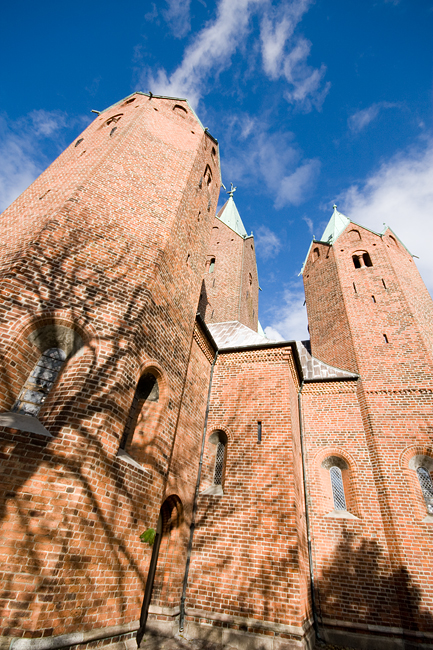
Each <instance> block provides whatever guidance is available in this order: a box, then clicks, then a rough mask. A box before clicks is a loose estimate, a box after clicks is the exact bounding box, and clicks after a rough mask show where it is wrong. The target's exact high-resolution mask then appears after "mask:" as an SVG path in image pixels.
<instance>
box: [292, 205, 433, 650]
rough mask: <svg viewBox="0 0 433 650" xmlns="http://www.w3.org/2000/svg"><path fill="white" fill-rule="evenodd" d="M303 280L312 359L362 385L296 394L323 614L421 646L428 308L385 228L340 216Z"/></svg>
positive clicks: (428, 521)
mask: <svg viewBox="0 0 433 650" xmlns="http://www.w3.org/2000/svg"><path fill="white" fill-rule="evenodd" d="M303 275H304V284H305V294H306V304H307V312H308V319H309V329H310V335H311V348H312V353H313V355H314V356H315V357H317V358H319V359H321V360H322V361H325V362H326V363H328V364H331V365H332V366H338V367H340V368H344V369H346V370H350V371H352V372H354V373H357V374H358V376H359V379H358V380H357V381H356V382H351V383H345V384H344V383H342V384H340V385H339V390H338V391H336V390H335V387H334V388H331V387H327V386H325V385H323V386H321V387H320V390H319V387H316V388H315V389H314V391H313V390H312V388H311V387H306V390H305V394H304V412H305V428H306V432H305V435H306V440H307V445H308V464H309V470H308V471H309V479H310V482H311V501H312V521H313V536H314V537H315V540H316V553H317V555H316V561H317V565H318V567H319V572H320V576H319V583H321V585H319V588H318V591H319V595H320V591H321V592H322V595H321V604H322V608H323V612H322V615H323V617H324V618H327V619H328V620H330V619H333V620H334V622H335V621H340V623H339V624H340V629H346V630H352V632H354V631H355V630H357V631H358V632H359V631H360V630H361V629H362V627H363V626H364V629H366V628H365V626H366V625H369V626H370V628H369V629H370V631H371V633H373V632H375V633H377V634H381V633H382V634H392V632H391V630H392V629H394V628H395V629H397V628H398V629H399V630H400V631H401V632H400V633H401V634H403V637H405V638H407V639H408V640H411V642H415V641H416V640H417V638H418V641H419V640H420V638H424V637H425V635H426V634H428V633H431V631H432V622H433V618H432V612H431V604H432V602H433V600H432V599H433V565H432V561H431V553H430V549H431V542H432V532H433V528H432V524H433V516H432V514H433V505H432V504H433V489H432V487H431V477H430V472H431V470H432V468H433V415H432V413H433V410H432V406H433V403H432V402H433V400H432V398H433V389H432V380H433V355H432V341H433V337H432V324H433V305H432V301H431V299H430V296H429V294H428V292H427V289H426V287H425V286H424V284H423V281H422V280H421V277H420V275H419V273H418V271H417V269H416V267H415V264H414V262H413V259H412V256H411V254H410V253H409V252H408V250H407V249H406V248H405V246H404V245H403V244H402V242H401V241H399V239H398V238H397V236H396V235H395V234H394V233H393V232H392V231H391V230H390V229H389V228H385V230H384V232H382V233H380V234H379V233H375V232H372V231H371V230H368V229H367V228H363V227H362V226H360V225H358V224H356V223H353V222H351V221H350V220H349V219H348V218H347V217H345V216H344V215H342V214H340V213H339V212H338V211H337V209H336V206H334V213H333V215H332V217H331V220H330V222H329V224H328V226H327V228H326V230H325V232H324V234H323V236H322V238H321V240H320V241H313V243H312V245H311V247H310V251H309V253H308V256H307V260H306V263H305V266H304V270H303ZM330 404H332V408H331V410H330V409H329V405H330ZM337 468H338V469H337ZM332 471H333V472H334V475H332V474H330V472H332ZM339 472H340V474H339V476H340V479H338V480H340V488H341V489H340V488H338V485H337V483H338V480H337V478H336V477H337V475H338V473H339ZM341 480H342V483H341ZM337 488H338V489H340V492H341V493H343V494H344V493H345V498H346V504H345V506H346V507H344V508H343V506H342V505H341V504H340V505H338V503H337V501H336V494H337V491H338V490H337ZM333 497H334V498H333ZM343 498H344V497H343ZM336 503H337V506H336ZM332 504H333V505H334V510H333V509H332ZM354 602H356V603H357V605H356V607H354V605H353V603H354ZM360 612H361V615H359V613H360ZM355 613H356V614H357V618H356V619H354V615H355ZM344 626H345V627H344ZM380 626H382V628H383V629H382V631H380ZM371 647H375V646H373V645H372V646H371ZM390 647H392V646H390ZM411 647H412V646H411Z"/></svg>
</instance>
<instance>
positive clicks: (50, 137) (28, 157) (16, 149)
mask: <svg viewBox="0 0 433 650" xmlns="http://www.w3.org/2000/svg"><path fill="white" fill-rule="evenodd" d="M66 117H67V116H66V114H65V113H62V112H60V111H45V110H35V111H32V112H31V113H29V114H28V115H27V116H26V117H23V118H20V119H18V120H16V121H15V122H12V121H10V120H8V119H7V117H6V116H0V211H3V210H4V209H5V208H7V206H8V205H10V204H11V203H12V201H14V200H15V199H16V198H17V196H19V195H20V194H21V193H22V192H23V191H24V190H25V189H26V188H27V187H28V186H29V185H30V184H31V183H32V182H33V181H34V180H35V178H37V176H39V174H40V173H41V172H42V171H43V170H44V169H45V167H46V166H47V164H48V163H49V162H50V157H54V156H53V153H54V155H58V154H59V153H60V152H61V150H62V149H63V148H64V145H65V140H64V133H63V132H64V129H66V128H70V127H76V126H77V125H80V126H86V125H87V122H88V119H87V118H74V119H72V120H71V119H69V120H67V119H66ZM47 144H48V145H49V146H48V148H51V151H50V152H49V154H47V153H46V151H47ZM53 150H54V151H53Z"/></svg>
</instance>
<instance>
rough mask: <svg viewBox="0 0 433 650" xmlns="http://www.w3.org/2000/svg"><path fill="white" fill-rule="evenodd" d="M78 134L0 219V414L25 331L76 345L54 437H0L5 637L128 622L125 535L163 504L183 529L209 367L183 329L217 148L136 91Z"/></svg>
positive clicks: (179, 111) (141, 563) (138, 595)
mask: <svg viewBox="0 0 433 650" xmlns="http://www.w3.org/2000/svg"><path fill="white" fill-rule="evenodd" d="M131 99H132V98H131ZM120 114H121V116H120ZM116 116H117V117H119V116H120V118H119V119H118V121H116V120H117V117H116ZM113 118H115V119H114V120H113ZM114 128H115V129H116V130H114V131H113V129H114ZM78 140H81V142H80V143H79V144H77V143H76V142H75V143H72V144H71V145H70V147H69V148H68V149H67V150H66V151H65V152H64V153H63V154H62V155H61V156H60V157H59V159H57V160H56V161H55V162H54V163H53V164H52V165H51V166H50V167H49V168H48V170H47V171H46V172H44V174H42V175H41V177H39V179H37V180H36V181H35V182H34V183H33V184H32V186H31V187H30V188H29V189H28V190H27V191H26V192H24V193H23V194H22V195H21V197H19V199H18V200H17V201H16V202H15V203H14V204H13V205H12V206H11V207H10V208H8V210H6V211H5V213H4V214H3V217H2V218H3V222H4V224H5V230H4V232H5V242H6V244H5V247H4V248H3V251H2V258H1V292H2V298H3V311H2V320H1V323H0V337H1V340H2V351H3V359H2V366H3V368H4V375H3V379H2V381H3V386H2V390H1V391H0V394H1V397H2V403H1V409H2V411H5V410H8V409H10V408H11V407H12V405H13V403H14V401H15V399H16V397H17V395H18V393H19V391H20V389H21V387H22V385H23V383H24V381H25V380H26V379H27V376H28V374H29V373H30V372H31V370H32V369H33V367H34V365H35V363H36V362H37V359H38V357H39V356H40V352H41V350H39V349H37V347H36V346H35V344H34V343H32V340H33V341H34V339H32V333H34V332H38V331H40V329H41V328H42V327H48V328H51V329H52V330H53V331H54V330H55V331H58V328H59V327H63V328H66V329H67V330H68V331H71V330H72V331H75V332H77V336H79V338H80V340H81V341H82V347H81V349H80V350H79V351H78V353H77V354H75V355H72V356H70V358H69V359H68V360H67V363H66V365H65V367H64V369H63V371H62V372H61V374H60V376H59V379H58V380H57V383H56V384H55V386H54V388H53V390H52V391H51V393H50V394H49V396H48V398H47V400H46V402H45V404H44V405H43V407H42V409H41V411H40V414H39V419H40V421H41V422H42V423H43V424H44V426H45V427H46V428H47V430H48V431H49V432H50V433H51V434H52V435H53V436H54V437H53V438H48V437H46V436H43V435H40V434H34V433H24V432H22V431H16V430H15V431H14V430H11V429H10V428H9V429H5V428H2V429H1V433H2V436H1V438H2V443H1V444H2V456H1V459H2V461H1V488H2V491H3V498H4V504H5V505H4V509H3V511H2V522H1V525H2V586H3V589H2V601H1V603H2V623H3V627H2V634H4V635H6V636H22V635H25V636H31V637H38V636H46V635H51V634H55V635H57V634H63V633H67V632H72V631H75V630H76V629H77V626H78V627H79V628H80V629H82V630H88V629H92V628H98V627H103V626H104V625H108V624H110V625H112V624H113V622H116V623H119V624H120V623H123V622H128V621H130V620H134V619H137V618H138V615H139V611H140V606H141V601H142V597H143V591H144V585H145V582H146V576H147V567H148V563H149V560H150V552H151V550H150V548H149V547H148V546H146V545H144V544H142V543H141V542H140V540H139V535H140V533H141V532H143V530H145V529H146V528H147V527H156V523H157V520H158V515H159V510H160V507H161V503H162V502H163V500H164V499H165V498H166V497H167V496H170V494H173V493H175V494H177V493H179V494H177V498H179V500H180V501H181V503H182V508H183V511H184V513H186V514H185V517H186V518H187V516H188V509H189V510H190V509H191V504H190V500H191V497H192V494H193V490H194V484H195V478H196V471H197V464H196V463H194V454H195V453H196V449H197V445H198V439H199V434H200V433H201V427H202V424H203V418H204V407H205V397H203V389H204V385H205V384H206V380H207V379H206V378H207V376H208V373H209V368H210V362H209V359H208V356H209V355H207V356H206V355H204V354H203V352H202V350H201V348H200V347H199V346H198V344H197V343H194V345H193V328H194V322H195V312H196V306H197V304H198V300H199V293H200V285H201V280H202V273H203V268H204V266H205V258H206V252H207V245H208V241H209V237H210V230H211V226H212V222H213V218H214V213H215V208H216V204H217V199H218V193H219V185H220V177H219V170H218V166H217V157H216V156H215V155H212V150H215V146H216V145H215V143H214V141H213V140H212V138H211V137H210V136H209V135H207V134H205V133H204V132H203V129H202V127H201V126H200V124H199V123H198V121H197V119H196V118H195V116H194V115H193V113H192V112H191V110H190V109H189V107H188V106H187V104H186V102H182V101H180V102H177V101H176V100H165V99H158V98H152V99H150V98H149V97H147V96H143V95H140V94H136V95H135V96H134V101H133V102H130V103H125V102H121V103H120V104H118V105H116V106H114V107H112V108H110V109H108V110H107V111H105V112H104V113H103V114H102V115H101V116H99V117H98V118H96V120H95V121H94V122H93V123H92V124H91V125H90V126H89V127H88V128H87V129H86V130H85V131H84V133H83V134H82V136H80V138H79V139H78ZM76 144H77V146H75V145H76ZM209 177H211V180H210V183H208V180H209ZM48 190H50V191H49V192H48ZM41 197H42V198H41ZM56 328H57V329H56ZM29 337H30V338H29ZM202 347H203V346H202ZM191 358H193V359H194V367H193V368H192V369H190V372H189V374H187V369H188V365H189V363H190V360H191ZM149 371H150V372H153V373H154V374H155V376H157V378H158V382H159V388H160V397H159V399H160V401H159V402H158V403H157V404H153V403H152V404H149V403H145V404H144V405H143V410H142V412H141V415H140V416H139V427H138V428H137V431H136V432H135V434H134V436H133V438H132V439H130V440H129V442H128V445H127V450H129V453H130V455H131V456H133V455H134V454H137V460H138V461H140V462H139V466H138V467H137V466H134V465H132V464H131V462H129V461H128V460H125V458H116V453H117V451H118V448H119V443H120V440H121V437H122V434H123V431H124V428H125V424H126V421H127V419H128V413H129V410H130V406H131V403H132V399H133V395H134V392H135V388H136V385H137V382H138V380H139V378H140V376H141V375H142V374H143V373H146V372H149ZM195 373H196V374H195ZM182 399H183V400H184V403H183V408H182V410H181V405H182ZM186 448H188V449H189V450H190V453H191V456H190V458H189V460H188V462H186V463H185V460H184V458H185V449H186ZM140 463H142V465H140ZM171 469H172V470H173V472H172V474H171V473H170V472H171ZM183 499H184V500H185V503H184V502H183V501H182V500H183ZM185 525H186V524H185ZM178 564H179V562H178ZM174 566H175V563H174V564H173V562H171V563H168V564H167V567H168V569H167V571H168V572H169V573H171V572H173V571H174V568H173V567H174ZM179 572H180V569H179V567H178V568H176V570H175V573H174V574H173V575H175V574H176V576H177V577H176V580H177V587H175V592H176V595H175V596H173V595H170V594H171V592H170V591H167V592H166V596H164V597H165V598H166V600H168V601H169V602H171V599H172V598H174V597H177V592H178V591H179V580H180V577H179ZM164 575H165V574H164ZM164 579H165V578H164Z"/></svg>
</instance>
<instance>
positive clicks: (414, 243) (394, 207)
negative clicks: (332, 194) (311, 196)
mask: <svg viewBox="0 0 433 650" xmlns="http://www.w3.org/2000/svg"><path fill="white" fill-rule="evenodd" d="M432 179H433V146H432V143H431V142H429V143H428V145H426V146H424V147H423V148H418V149H414V150H412V151H410V152H405V153H400V154H399V155H397V156H395V157H394V158H392V159H391V160H389V161H388V162H384V163H383V164H382V166H381V167H380V168H379V169H378V170H377V172H376V173H374V174H372V175H371V176H370V177H369V178H367V180H366V181H365V182H364V183H363V184H362V185H353V186H352V187H350V188H349V189H348V190H346V192H345V193H344V194H343V195H342V196H341V197H340V199H339V201H340V202H339V207H340V205H341V211H342V212H343V213H344V214H346V215H347V216H348V217H349V218H350V219H352V220H353V221H356V222H358V223H360V224H362V225H364V226H367V227H368V228H371V229H372V230H375V231H376V232H380V231H382V230H383V223H384V222H385V223H386V224H387V225H388V226H389V227H390V228H392V230H394V232H395V233H396V234H397V235H398V237H399V238H400V239H401V241H402V242H403V243H404V244H405V245H406V246H407V247H408V249H409V250H410V251H411V253H412V254H414V255H418V256H419V258H420V259H419V260H415V261H416V264H417V266H418V268H419V270H420V272H421V275H422V277H423V279H424V282H425V283H426V285H427V288H428V289H429V291H430V293H431V294H432V295H433V255H432V245H431V241H432V239H433V219H432V215H433V182H432Z"/></svg>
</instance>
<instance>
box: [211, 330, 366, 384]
mask: <svg viewBox="0 0 433 650" xmlns="http://www.w3.org/2000/svg"><path fill="white" fill-rule="evenodd" d="M207 327H208V329H209V331H210V333H211V334H212V336H213V338H214V341H215V343H216V344H217V346H218V349H219V350H221V351H224V350H227V349H229V348H243V347H248V346H251V345H252V346H254V345H264V346H266V344H272V343H283V344H284V343H287V344H291V345H293V344H295V345H296V349H297V351H298V355H299V360H300V363H301V367H302V376H303V379H304V380H305V381H318V380H321V379H356V378H357V377H358V375H357V374H355V373H353V372H348V371H347V370H341V368H334V367H333V366H330V365H328V364H327V363H325V362H324V361H320V360H319V359H316V358H315V357H313V356H312V355H311V348H310V341H271V340H270V339H267V338H266V337H264V336H262V335H261V334H258V332H254V330H252V329H250V328H249V327H247V326H246V325H243V324H242V323H239V321H229V322H227V323H213V324H211V325H208V326H207Z"/></svg>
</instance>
